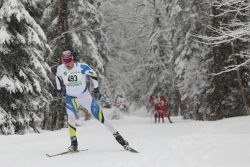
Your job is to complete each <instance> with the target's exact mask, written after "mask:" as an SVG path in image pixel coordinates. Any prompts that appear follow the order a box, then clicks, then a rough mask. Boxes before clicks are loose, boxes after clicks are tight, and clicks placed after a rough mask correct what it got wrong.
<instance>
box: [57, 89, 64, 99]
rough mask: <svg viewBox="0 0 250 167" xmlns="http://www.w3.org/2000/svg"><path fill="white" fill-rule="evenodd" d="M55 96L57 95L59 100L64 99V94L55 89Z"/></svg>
mask: <svg viewBox="0 0 250 167" xmlns="http://www.w3.org/2000/svg"><path fill="white" fill-rule="evenodd" d="M56 95H57V97H59V98H63V97H64V93H63V91H62V89H60V90H59V89H57V90H56Z"/></svg>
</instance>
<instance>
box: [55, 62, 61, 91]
mask: <svg viewBox="0 0 250 167" xmlns="http://www.w3.org/2000/svg"><path fill="white" fill-rule="evenodd" d="M60 74H61V68H60V67H57V70H56V76H55V79H56V89H57V90H61V89H62V82H63V80H62V76H61V75H60Z"/></svg>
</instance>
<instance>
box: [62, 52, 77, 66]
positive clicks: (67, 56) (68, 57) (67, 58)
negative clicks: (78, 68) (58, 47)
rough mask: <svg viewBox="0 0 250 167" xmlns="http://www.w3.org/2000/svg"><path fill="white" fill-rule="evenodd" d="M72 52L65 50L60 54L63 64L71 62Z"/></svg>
mask: <svg viewBox="0 0 250 167" xmlns="http://www.w3.org/2000/svg"><path fill="white" fill-rule="evenodd" d="M73 58H74V57H73V52H71V51H69V50H66V51H64V52H62V56H61V59H62V61H63V62H65V63H68V62H70V61H72V60H73Z"/></svg>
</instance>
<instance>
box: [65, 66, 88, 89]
mask: <svg viewBox="0 0 250 167" xmlns="http://www.w3.org/2000/svg"><path fill="white" fill-rule="evenodd" d="M62 78H63V83H64V84H65V85H66V86H69V87H77V86H81V85H82V84H83V83H82V73H81V70H74V71H63V74H62Z"/></svg>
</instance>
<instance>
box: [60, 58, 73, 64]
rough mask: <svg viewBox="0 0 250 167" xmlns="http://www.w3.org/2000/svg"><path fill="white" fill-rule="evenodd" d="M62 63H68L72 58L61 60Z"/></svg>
mask: <svg viewBox="0 0 250 167" xmlns="http://www.w3.org/2000/svg"><path fill="white" fill-rule="evenodd" d="M62 61H63V62H64V63H69V62H71V61H72V58H67V59H64V58H62Z"/></svg>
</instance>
